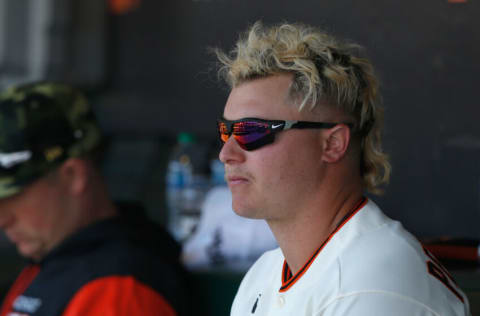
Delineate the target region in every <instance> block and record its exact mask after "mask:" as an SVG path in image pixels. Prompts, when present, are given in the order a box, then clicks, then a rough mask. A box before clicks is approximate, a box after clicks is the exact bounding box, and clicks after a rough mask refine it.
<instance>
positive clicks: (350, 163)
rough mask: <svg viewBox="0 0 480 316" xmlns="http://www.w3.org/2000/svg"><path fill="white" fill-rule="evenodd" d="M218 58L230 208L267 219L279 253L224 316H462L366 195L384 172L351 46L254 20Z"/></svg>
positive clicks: (464, 309)
mask: <svg viewBox="0 0 480 316" xmlns="http://www.w3.org/2000/svg"><path fill="white" fill-rule="evenodd" d="M216 53H217V56H218V58H219V60H220V63H221V69H220V71H221V73H222V74H223V75H224V76H225V78H226V81H227V82H228V84H229V85H230V87H231V91H230V95H229V97H228V100H227V102H226V105H225V109H224V114H223V118H221V119H219V121H218V131H219V134H220V138H221V140H222V141H223V143H224V144H223V147H222V150H221V152H220V160H221V161H222V162H223V163H224V164H225V170H226V179H227V182H228V185H229V188H230V190H231V192H232V196H233V200H232V204H233V209H234V210H235V212H236V213H237V214H239V215H241V216H244V217H248V218H257V219H264V220H266V221H267V223H268V225H269V226H270V229H271V230H272V232H273V234H274V236H275V238H276V240H277V242H278V244H279V246H280V247H279V248H278V249H276V250H272V251H269V252H267V253H265V254H264V255H263V256H262V257H261V258H260V259H259V260H258V261H257V262H256V263H255V264H254V265H253V266H252V267H251V269H250V270H249V271H248V273H247V274H246V276H245V277H244V279H243V281H242V283H241V285H240V288H239V290H238V293H237V295H236V297H235V300H234V302H233V306H232V309H231V315H232V316H237V315H238V316H240V315H241V316H245V315H275V316H280V315H315V316H333V315H342V316H346V315H348V316H353V315H355V316H358V315H368V316H373V315H374V316H380V315H381V316H384V315H390V316H397V315H398V316H400V315H402V316H404V315H415V316H420V315H422V316H427V315H428V316H434V315H435V316H439V315H442V316H444V315H452V316H453V315H458V316H460V315H469V314H470V311H469V303H468V300H467V298H466V296H465V295H464V293H463V292H462V291H461V289H459V287H458V286H457V284H456V283H455V281H454V280H453V278H452V277H451V276H450V274H449V273H448V271H447V270H446V269H445V268H444V267H443V266H442V265H441V264H440V263H439V262H438V261H437V260H436V259H435V258H434V257H433V256H432V255H431V254H430V253H428V252H427V251H426V250H425V249H424V248H423V247H422V245H421V244H420V243H419V242H418V241H417V240H416V239H415V237H413V236H412V235H411V234H410V233H408V232H407V231H406V230H405V229H404V228H403V227H402V225H401V224H400V223H399V222H396V221H393V220H391V219H390V218H388V217H387V216H386V215H384V213H383V212H382V211H381V210H380V208H379V207H378V206H377V205H376V204H375V203H374V202H373V201H372V200H371V199H369V198H367V197H365V195H364V192H365V191H369V192H371V193H380V192H381V186H382V185H384V184H386V183H387V182H388V179H389V175H390V164H389V162H388V158H387V156H386V155H385V154H384V153H383V151H382V147H381V126H382V122H383V119H382V107H381V106H380V104H379V102H378V99H379V94H378V85H377V80H376V77H375V74H374V71H373V68H372V65H371V63H370V62H369V60H368V59H366V58H363V57H361V56H360V52H359V47H358V45H355V44H351V43H346V42H342V41H339V40H337V39H335V38H334V37H332V36H330V35H328V34H326V33H325V32H323V31H321V30H319V29H317V28H314V27H310V26H306V25H303V24H288V23H284V24H279V25H274V26H264V25H263V24H262V23H260V22H257V23H255V24H254V25H253V26H252V27H251V28H250V29H249V30H248V31H247V32H246V33H245V34H244V35H243V36H241V37H240V39H239V40H238V42H237V44H236V46H235V49H234V50H233V51H232V52H231V53H223V52H222V51H220V50H217V51H216Z"/></svg>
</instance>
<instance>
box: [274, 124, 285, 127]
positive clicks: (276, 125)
mask: <svg viewBox="0 0 480 316" xmlns="http://www.w3.org/2000/svg"><path fill="white" fill-rule="evenodd" d="M282 125H283V124H278V125H272V128H279V127H280V126H282Z"/></svg>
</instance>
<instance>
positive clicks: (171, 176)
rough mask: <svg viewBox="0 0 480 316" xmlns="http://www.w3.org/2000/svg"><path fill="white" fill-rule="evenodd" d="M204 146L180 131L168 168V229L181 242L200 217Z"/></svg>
mask: <svg viewBox="0 0 480 316" xmlns="http://www.w3.org/2000/svg"><path fill="white" fill-rule="evenodd" d="M204 153H205V150H204V149H203V147H202V146H201V145H200V144H198V143H196V142H195V138H194V137H193V135H192V134H188V133H180V134H179V135H178V137H177V145H176V146H175V148H174V149H173V151H172V155H171V157H170V161H169V163H168V167H167V179H166V181H167V185H166V187H167V189H166V191H167V192H166V193H167V205H168V225H167V226H168V229H169V231H170V232H171V234H172V235H173V236H174V238H175V239H176V240H177V241H180V242H184V241H185V240H186V239H188V238H189V237H190V236H191V235H192V233H193V232H194V230H195V228H196V225H197V224H198V222H199V219H200V207H201V203H202V201H203V198H204V197H205V192H206V184H208V183H206V182H208V181H206V180H205V179H206V177H205V175H204V174H203V173H202V170H201V168H199V167H198V166H199V165H201V163H202V160H204V159H205V157H203V154H204Z"/></svg>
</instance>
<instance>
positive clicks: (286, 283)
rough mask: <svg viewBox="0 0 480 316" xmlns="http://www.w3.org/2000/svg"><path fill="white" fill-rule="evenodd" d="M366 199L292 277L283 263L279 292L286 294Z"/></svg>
mask: <svg viewBox="0 0 480 316" xmlns="http://www.w3.org/2000/svg"><path fill="white" fill-rule="evenodd" d="M367 201H368V199H367V198H365V197H362V199H361V200H360V202H358V204H357V205H356V206H355V207H354V208H353V209H352V210H351V211H350V212H348V214H347V215H345V217H344V218H343V219H342V220H341V221H340V223H339V224H338V225H337V227H336V228H335V230H334V231H333V232H332V233H331V234H330V235H329V236H328V238H327V239H326V240H325V241H324V242H323V243H322V244H321V245H320V247H318V248H317V250H315V252H314V253H313V255H312V256H311V257H310V259H308V261H307V262H306V263H305V264H304V265H303V267H302V268H301V269H300V270H299V271H298V272H297V273H296V274H295V275H293V276H292V271H291V270H290V268H289V267H288V263H287V261H286V260H284V262H283V271H282V286H281V287H280V290H279V292H286V291H287V290H288V289H289V288H290V287H291V286H292V285H293V284H294V283H295V282H296V281H297V280H298V279H300V277H301V276H302V275H303V274H304V273H305V272H306V271H307V270H308V268H309V267H310V265H311V264H312V262H313V260H315V258H316V257H317V255H318V254H319V253H320V251H321V250H322V249H323V247H325V245H326V244H327V243H328V242H329V241H330V239H332V237H333V236H334V235H335V234H336V233H337V232H338V231H339V230H340V229H341V228H342V227H343V225H345V224H346V223H347V222H348V221H349V220H350V219H351V218H352V217H353V216H354V215H355V214H357V212H358V211H360V210H361V209H362V208H363V207H364V206H365V204H367Z"/></svg>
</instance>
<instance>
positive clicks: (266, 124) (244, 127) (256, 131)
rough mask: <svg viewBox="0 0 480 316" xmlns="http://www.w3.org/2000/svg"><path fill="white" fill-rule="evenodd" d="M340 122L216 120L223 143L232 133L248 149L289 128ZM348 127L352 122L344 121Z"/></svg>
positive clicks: (273, 137)
mask: <svg viewBox="0 0 480 316" xmlns="http://www.w3.org/2000/svg"><path fill="white" fill-rule="evenodd" d="M338 124H340V123H326V122H306V121H279V120H262V119H258V118H243V119H240V120H235V121H229V120H225V119H220V120H218V132H219V134H220V140H221V141H222V142H223V143H224V144H225V143H226V142H227V140H228V139H229V138H230V136H231V135H233V138H235V140H236V141H237V143H238V144H239V145H240V147H241V148H243V149H244V150H247V151H250V150H255V149H258V148H260V147H263V146H265V145H268V144H271V143H273V141H274V140H275V134H276V133H278V132H280V131H286V130H289V129H293V128H295V129H310V128H325V129H328V128H332V127H334V126H335V125H338ZM345 124H346V125H348V126H349V127H350V128H351V127H352V124H349V123H345Z"/></svg>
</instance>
